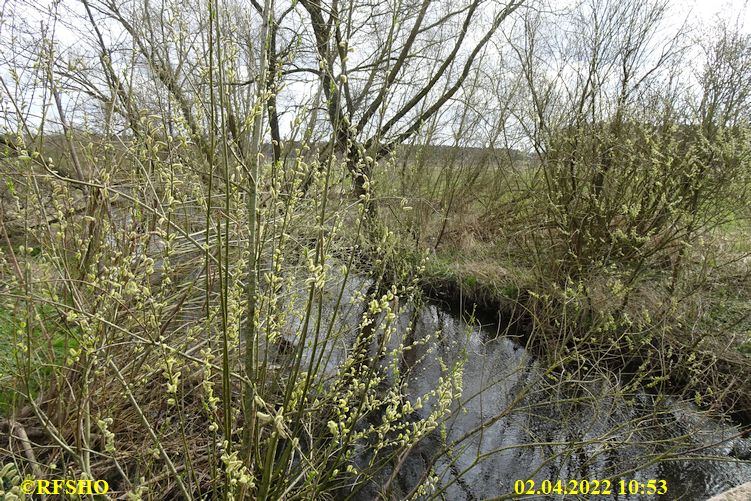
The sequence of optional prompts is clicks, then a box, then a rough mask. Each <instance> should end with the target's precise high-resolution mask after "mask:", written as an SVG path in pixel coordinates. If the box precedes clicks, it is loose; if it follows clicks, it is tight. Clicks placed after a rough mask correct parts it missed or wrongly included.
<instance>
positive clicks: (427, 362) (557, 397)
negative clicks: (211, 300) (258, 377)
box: [323, 280, 751, 501]
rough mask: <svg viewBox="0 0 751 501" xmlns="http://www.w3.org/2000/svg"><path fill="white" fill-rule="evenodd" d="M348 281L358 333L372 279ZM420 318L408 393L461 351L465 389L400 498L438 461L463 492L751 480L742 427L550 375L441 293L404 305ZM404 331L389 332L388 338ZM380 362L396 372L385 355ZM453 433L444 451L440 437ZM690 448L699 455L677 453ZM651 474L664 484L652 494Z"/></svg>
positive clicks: (417, 391) (349, 311) (668, 495)
mask: <svg viewBox="0 0 751 501" xmlns="http://www.w3.org/2000/svg"><path fill="white" fill-rule="evenodd" d="M351 281H352V284H348V287H347V288H346V291H345V294H344V302H345V304H347V305H349V306H348V307H346V308H343V309H340V313H339V314H338V316H337V321H336V323H337V327H340V328H343V331H344V332H350V333H354V332H355V331H356V326H357V325H358V323H359V315H360V313H361V311H360V310H359V308H357V307H356V305H357V303H358V301H357V300H356V298H357V291H359V292H361V293H363V294H364V293H365V292H366V290H367V288H368V286H369V282H368V281H365V280H351ZM335 296H336V294H335V293H329V294H324V300H323V301H324V315H323V318H331V315H332V314H333V303H334V298H335ZM353 298H355V299H354V300H353ZM413 318H415V319H416V321H415V325H414V331H413V338H414V339H425V338H429V339H430V341H429V342H427V343H425V344H422V345H418V346H416V347H415V348H414V349H412V350H410V351H409V352H407V354H405V356H404V363H405V364H406V365H408V366H410V370H409V376H408V377H407V382H406V388H405V389H404V391H405V392H406V394H407V395H408V396H409V398H410V399H413V400H416V397H417V396H420V395H424V394H426V393H427V392H429V391H430V390H431V389H433V388H434V387H435V385H436V381H438V379H439V378H440V377H441V376H442V375H444V372H442V369H441V365H442V364H443V365H444V366H451V365H452V364H453V363H454V362H456V361H457V360H460V359H462V360H464V361H465V363H464V365H463V369H462V376H463V392H462V396H461V400H460V401H457V402H455V403H454V405H453V409H452V412H451V414H450V415H449V416H448V417H447V418H446V420H445V438H442V437H441V433H439V431H438V430H436V431H434V432H433V433H432V434H431V435H429V436H428V437H426V438H424V439H423V440H422V441H421V442H420V443H419V444H418V446H416V447H415V448H414V449H413V450H412V451H411V453H410V454H409V456H408V457H407V459H406V461H405V462H404V464H403V465H402V467H401V469H400V471H399V472H398V474H397V475H396V477H395V481H394V482H392V497H393V498H394V499H402V498H404V497H405V496H406V495H407V494H408V493H409V492H410V491H411V490H412V488H413V487H414V485H415V484H416V482H418V480H419V479H420V478H422V477H423V475H424V474H425V472H426V468H428V467H429V465H430V464H432V468H433V473H434V474H435V478H436V482H437V487H436V489H437V490H438V491H439V492H440V493H441V496H440V497H442V498H444V499H447V500H457V501H458V500H479V499H493V498H497V499H522V498H523V499H546V500H557V499H564V497H565V499H602V500H607V499H613V500H640V499H650V500H655V499H659V500H679V499H680V500H690V501H693V500H706V499H707V498H709V497H711V496H712V495H714V494H717V493H720V492H723V491H725V490H727V489H729V488H732V487H734V486H736V485H739V484H741V483H744V482H747V481H749V480H751V463H749V462H748V461H747V460H748V459H749V457H751V440H749V439H748V438H740V437H739V429H738V427H737V426H735V425H732V424H729V423H724V422H721V421H719V420H717V419H714V418H709V417H707V416H706V415H705V413H703V412H701V411H700V410H699V409H698V407H696V406H694V405H693V404H689V403H686V402H679V401H677V400H670V399H665V398H663V399H662V400H661V401H656V399H655V397H653V396H651V395H649V394H647V393H644V392H641V393H637V394H635V395H625V396H624V395H623V393H624V392H619V391H618V388H617V387H615V388H614V387H613V386H612V383H608V382H606V381H605V380H604V378H602V377H601V376H599V375H598V374H597V372H596V371H595V370H594V369H592V370H591V371H590V375H589V376H587V375H585V377H583V378H582V377H580V378H579V379H578V380H577V381H576V382H573V383H562V384H550V381H549V379H550V376H549V375H546V374H545V372H544V370H543V368H542V367H541V366H540V364H539V363H538V361H537V360H536V359H535V358H534V357H533V356H531V355H530V354H529V353H528V352H527V351H526V350H525V349H524V347H523V346H521V345H520V344H519V343H518V342H517V340H515V339H513V338H511V337H506V336H504V335H498V334H497V331H498V326H497V325H492V324H490V325H476V324H475V325H468V324H467V323H465V321H464V320H462V319H461V318H459V315H458V314H457V313H455V312H454V313H452V312H451V311H448V310H446V309H444V308H442V307H440V306H439V305H436V304H428V305H426V306H423V307H422V308H421V309H420V310H419V312H417V314H416V315H415V312H414V309H413V308H412V306H410V305H406V306H402V307H401V309H400V311H399V315H398V317H397V322H398V324H399V329H398V331H401V330H405V329H407V326H408V324H409V323H410V319H413ZM351 335H352V336H354V334H351ZM352 340H353V338H352V339H350V340H349V342H351V341H352ZM398 342H399V337H398V336H393V337H392V339H391V341H390V344H391V347H395V346H396V345H397V344H398ZM346 343H347V341H346V340H345V342H344V343H341V344H342V345H345V344H346ZM343 356H344V351H343V348H336V349H334V350H333V353H332V357H331V358H330V360H329V362H328V370H329V371H334V370H336V367H338V364H339V363H340V362H341V360H342V359H343ZM384 371H386V372H388V371H389V369H387V368H386V366H385V365H384ZM430 411H431V405H425V406H424V407H422V408H421V409H420V410H418V411H416V412H417V413H418V415H419V417H421V418H426V417H427V416H428V415H429V413H430ZM473 430H474V431H475V432H474V433H472V431H473ZM462 437H464V438H463V440H461V439H462ZM444 440H445V441H444ZM452 442H456V443H455V444H454V446H453V447H452V448H451V450H450V452H448V453H446V452H445V447H444V444H445V443H452ZM686 456H689V457H691V459H681V458H685V457H686ZM391 474H392V472H391V471H384V472H383V473H382V475H381V477H380V478H375V479H373V481H372V482H371V483H370V484H369V485H368V486H366V488H365V489H363V490H361V491H360V492H358V493H357V494H356V495H355V496H354V497H355V499H358V500H370V499H377V498H378V497H377V493H378V492H379V489H380V488H381V487H382V486H383V485H385V484H386V482H387V481H388V479H389V477H391ZM605 479H610V480H611V482H612V483H611V489H610V494H604V493H603V494H601V495H592V494H591V493H590V494H589V495H583V494H580V495H578V496H577V495H566V496H564V495H562V494H554V493H551V494H549V495H544V494H539V495H531V496H528V495H518V494H515V483H516V482H517V481H524V482H526V481H528V480H532V481H534V483H535V484H534V485H535V490H538V489H541V487H542V486H543V482H544V481H546V480H547V481H550V482H551V484H550V485H552V486H555V484H556V482H557V481H558V480H562V481H563V486H567V484H570V481H572V480H576V481H582V480H587V481H589V482H590V485H593V484H594V482H593V481H595V480H597V481H600V482H599V483H601V486H600V489H603V488H604V482H602V481H603V480H605ZM621 480H623V481H624V484H623V487H621V484H620V481H621ZM631 481H636V482H638V484H636V483H635V482H632V483H631V487H632V488H634V487H635V489H631V490H629V482H631ZM650 481H655V482H654V484H657V485H658V486H665V487H666V489H667V492H665V493H664V494H662V495H655V494H652V495H649V494H647V492H649V491H648V489H649V487H648V486H649V483H650ZM660 481H664V483H661V482H660ZM526 485H527V486H529V483H528V482H527V483H526ZM637 485H638V487H637ZM568 486H569V488H570V487H571V485H568ZM525 488H526V487H525ZM590 488H592V487H590ZM621 490H623V491H624V492H625V493H621V492H619V491H621ZM661 490H662V488H661V487H660V491H661ZM546 491H547V489H546ZM658 492H659V491H658Z"/></svg>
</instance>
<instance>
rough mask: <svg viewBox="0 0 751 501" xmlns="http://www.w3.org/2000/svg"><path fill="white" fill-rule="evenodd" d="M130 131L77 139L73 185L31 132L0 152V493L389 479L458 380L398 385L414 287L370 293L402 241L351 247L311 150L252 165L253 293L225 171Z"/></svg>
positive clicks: (193, 493)
mask: <svg viewBox="0 0 751 501" xmlns="http://www.w3.org/2000/svg"><path fill="white" fill-rule="evenodd" d="M144 125H149V126H150V127H151V129H149V133H148V134H147V135H144V136H142V137H141V138H140V139H132V138H131V139H117V138H102V137H99V136H96V135H94V134H90V135H83V134H81V135H80V136H76V137H75V138H74V140H73V141H72V142H71V143H69V145H70V147H71V148H75V149H77V157H78V158H79V161H80V162H82V163H83V164H85V167H86V170H87V172H89V173H90V177H89V180H87V181H86V182H81V181H78V180H75V179H73V178H70V177H66V176H64V175H61V174H59V173H58V172H57V169H56V162H57V161H56V160H55V159H63V158H65V157H67V155H69V154H70V151H58V150H56V151H51V150H46V149H45V144H46V143H45V141H44V138H41V141H39V142H37V143H36V146H35V147H33V148H32V146H28V150H26V149H24V150H23V151H20V150H19V151H18V152H14V153H13V154H9V155H7V156H6V158H4V159H3V160H2V165H3V170H4V175H5V176H7V178H8V183H9V186H10V185H11V184H12V187H13V189H12V190H9V192H8V193H9V196H7V197H4V202H3V203H4V204H5V205H4V211H5V214H6V216H10V217H4V221H10V220H13V221H15V222H16V223H17V227H16V230H17V231H16V232H15V233H13V232H11V231H4V233H6V234H11V233H13V234H14V235H15V238H14V239H13V241H12V242H11V244H12V245H11V246H3V248H2V268H1V269H2V280H3V282H4V283H3V286H4V287H5V290H7V291H10V294H9V296H8V297H9V298H10V299H9V300H8V301H5V304H6V305H8V307H9V308H10V309H11V313H12V316H13V318H14V322H15V325H16V327H17V330H18V332H17V336H16V338H15V346H14V351H15V362H14V364H13V367H14V369H13V373H12V374H11V376H10V379H9V380H8V381H9V385H10V386H11V389H12V391H13V392H14V394H15V395H16V398H15V399H14V400H13V403H12V405H11V408H10V409H9V412H8V419H7V420H5V421H4V422H3V426H4V427H6V428H9V431H11V432H12V433H11V434H12V436H13V437H14V438H13V439H11V440H10V442H8V443H7V444H6V445H7V448H6V447H4V452H3V453H2V456H3V457H2V459H1V460H0V462H1V463H3V464H6V465H8V464H10V463H11V462H12V463H14V464H15V466H14V467H13V468H11V470H8V471H7V472H6V471H5V470H3V478H4V479H5V480H4V481H5V484H4V485H5V487H4V488H6V487H7V488H9V489H10V490H8V491H7V492H5V496H6V498H8V499H10V497H9V496H12V495H16V496H19V497H21V498H23V496H22V495H21V494H20V492H19V489H18V482H19V481H20V480H21V479H22V478H23V477H24V476H26V477H34V478H66V479H71V478H78V479H82V478H93V479H105V480H107V481H108V482H109V485H110V487H111V489H112V490H113V491H117V492H120V493H127V496H128V498H129V499H173V498H175V497H176V496H178V497H183V498H193V497H196V498H199V497H200V498H202V497H205V496H209V497H215V496H222V495H225V494H226V495H227V497H229V498H230V499H233V498H234V499H240V498H245V499H256V498H257V499H281V498H284V499H295V498H297V499H318V498H321V497H332V496H335V495H336V496H338V497H347V496H349V495H351V494H354V493H356V492H357V491H358V490H359V489H360V488H362V486H363V485H364V484H365V483H366V482H368V481H370V479H372V478H374V477H375V476H376V475H377V473H378V472H379V471H384V469H386V470H388V471H392V469H393V468H396V467H397V465H398V464H400V463H399V461H398V458H399V457H400V455H402V454H404V453H405V452H406V451H408V450H409V449H410V448H412V447H413V446H414V445H415V444H416V443H417V442H418V441H419V440H420V439H421V438H423V437H424V436H426V434H428V433H431V432H432V431H433V430H435V429H436V427H438V426H439V424H440V423H441V421H442V419H443V418H444V416H445V415H446V414H447V413H448V411H449V407H450V405H451V402H452V401H454V400H455V399H456V398H457V397H458V394H459V392H460V390H461V388H460V386H461V380H460V376H459V375H460V373H461V367H460V365H456V364H453V363H449V364H447V365H445V374H444V378H442V379H441V381H438V382H436V385H435V388H433V389H432V390H431V391H430V392H428V393H427V394H425V395H407V394H405V393H404V385H403V382H404V380H405V378H406V377H407V375H408V374H409V370H410V367H409V366H406V365H405V362H404V360H405V357H403V356H402V355H403V354H404V352H405V351H407V350H409V349H410V348H411V347H412V346H413V345H414V343H415V340H413V339H412V338H411V336H410V329H411V326H409V325H408V326H406V327H405V326H404V323H403V322H402V323H401V324H400V323H399V322H398V320H399V318H400V314H402V313H403V309H404V307H405V305H408V304H410V303H411V301H412V298H413V295H414V294H415V291H416V286H415V284H416V279H417V277H415V276H410V275H409V274H407V273H403V274H400V275H398V276H393V274H392V275H391V276H390V277H389V280H388V281H386V280H384V276H383V274H384V272H385V271H386V266H385V264H384V263H387V262H388V261H389V259H393V258H394V256H393V253H394V236H393V235H392V234H390V233H389V232H388V230H386V229H383V228H381V229H379V230H378V234H377V235H376V237H377V238H376V239H375V240H373V239H372V238H369V239H365V238H364V235H363V219H364V216H363V211H362V209H361V207H363V204H358V203H357V201H353V200H352V199H351V198H350V197H349V193H350V183H349V182H348V178H347V173H346V169H345V168H344V167H343V166H342V165H339V164H338V163H337V162H336V161H334V160H330V161H327V162H325V163H323V164H322V163H321V162H322V161H321V160H320V159H318V158H316V157H314V156H307V157H306V156H305V153H304V151H305V149H304V148H300V149H299V150H298V151H297V155H296V156H294V157H293V158H292V159H291V160H289V162H288V164H287V165H285V166H283V167H284V168H281V167H282V166H281V165H276V166H274V165H268V164H264V165H262V167H261V172H260V177H259V192H258V206H257V218H256V220H257V222H258V224H257V227H256V228H255V231H256V236H257V238H256V239H255V241H256V242H257V246H256V247H255V249H254V252H256V256H257V259H256V260H254V261H255V262H256V263H257V265H256V266H255V268H254V270H253V272H254V273H255V274H256V278H257V282H258V284H259V285H258V288H257V292H256V294H255V295H254V296H253V297H250V298H249V297H248V296H247V292H246V291H247V288H246V285H247V281H248V275H247V272H248V270H247V263H248V260H249V252H251V251H250V250H249V249H248V246H247V242H248V235H249V228H248V227H247V224H246V221H248V219H249V218H248V214H247V208H246V207H247V204H246V203H245V201H246V197H247V196H248V192H247V179H246V177H245V171H244V170H243V168H242V166H241V165H240V164H238V163H236V162H234V163H233V160H230V161H229V163H227V162H226V161H225V163H222V162H221V161H217V162H216V165H215V166H214V167H215V168H214V171H213V172H212V178H211V179H212V181H211V183H207V176H206V175H205V174H206V172H207V166H206V162H205V157H202V155H200V154H196V152H195V151H194V150H193V147H192V146H191V145H190V144H189V143H188V142H187V141H185V140H181V139H180V138H170V137H169V136H167V135H166V134H164V131H163V130H162V129H161V128H160V126H159V125H158V123H156V124H144ZM58 161H59V160H58ZM311 179H312V181H311ZM16 223H14V224H16ZM373 231H374V232H375V230H373ZM371 237H372V235H371ZM9 241H10V240H9ZM366 252H367V254H368V256H369V257H368V259H369V260H370V261H369V262H372V263H375V264H376V265H375V266H374V270H375V271H373V273H372V275H368V276H367V278H365V277H366V276H365V275H364V274H363V275H360V274H359V272H358V271H357V269H356V267H357V264H358V263H359V262H360V261H361V258H362V256H363V255H364V253H366ZM379 263H380V264H379ZM358 284H359V285H358ZM248 300H251V301H254V303H255V318H253V319H252V321H253V322H254V324H255V329H254V334H253V336H252V338H250V339H247V338H245V335H244V333H245V332H248V330H247V329H246V327H247V321H248V320H247V319H246V312H247V311H248ZM400 305H401V306H400ZM352 311H354V313H352ZM43 312H44V313H45V318H42V313H43ZM402 318H403V316H402ZM422 342H424V340H423V341H422ZM61 343H62V345H64V350H63V351H61V350H57V351H56V350H50V349H49V348H48V347H49V346H52V345H55V346H60V345H61ZM248 343H251V345H252V346H251V349H250V350H248V351H246V348H247V344H248ZM246 352H249V353H251V354H252V360H251V361H250V362H251V363H250V364H249V365H247V366H246V359H245V358H244V357H245V354H246ZM247 367H250V368H251V371H250V373H247V372H246V368H247ZM387 368H388V370H387ZM395 368H396V369H397V370H394V369H395ZM40 371H44V373H45V374H47V375H48V376H47V377H46V378H45V379H44V380H43V381H41V385H40V387H39V388H36V387H35V384H37V383H39V378H38V377H37V376H36V375H37V374H39V373H40ZM35 381H36V383H35ZM248 395H250V399H247V398H245V399H244V398H243V397H244V396H248ZM248 400H250V402H252V405H251V408H247V406H246V405H244V402H247V401H248ZM420 406H426V409H430V411H429V412H426V413H423V414H422V415H423V416H425V417H424V418H422V419H421V418H420V417H418V415H417V414H416V413H415V412H414V410H415V409H416V408H419V407H420ZM21 430H25V431H24V433H21ZM19 437H20V438H19ZM23 437H33V440H31V439H29V438H23ZM6 473H7V475H6ZM430 478H432V477H430V476H427V477H426V480H425V482H426V484H425V485H422V486H419V485H417V486H415V490H414V491H413V493H414V494H415V495H417V494H419V493H424V492H426V489H429V488H430V486H429V485H428V483H429V479H430ZM14 485H15V487H14Z"/></svg>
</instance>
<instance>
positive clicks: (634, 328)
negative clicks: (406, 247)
mask: <svg viewBox="0 0 751 501" xmlns="http://www.w3.org/2000/svg"><path fill="white" fill-rule="evenodd" d="M748 137H749V136H748V129H746V128H742V127H735V128H721V127H709V126H707V125H706V124H704V125H702V124H697V125H695V126H689V125H679V124H677V123H674V122H670V121H669V120H666V121H663V122H660V121H657V125H655V123H646V122H640V121H637V120H636V119H633V120H626V119H624V118H620V119H619V120H618V121H616V120H615V119H614V120H613V121H611V122H604V123H596V124H579V125H578V126H571V127H569V128H564V129H561V130H557V131H555V132H554V133H552V134H551V136H550V138H549V140H548V142H547V144H546V151H545V155H544V156H543V158H542V159H541V164H540V167H539V179H540V180H541V182H539V183H537V184H536V185H534V186H532V187H530V193H529V195H530V201H529V202H528V203H527V204H525V205H523V206H520V210H523V211H526V213H525V215H524V219H526V220H527V221H534V224H532V223H530V226H529V227H528V231H525V232H522V233H519V235H520V237H519V238H518V239H516V243H517V244H518V245H520V246H521V248H522V249H525V251H526V252H525V253H523V256H525V257H526V258H527V266H528V267H529V268H530V269H531V270H532V274H531V276H532V277H534V278H533V279H532V282H533V283H532V284H530V285H531V286H530V290H531V293H530V296H529V301H528V303H527V304H528V308H529V311H530V312H531V313H532V318H533V319H534V320H535V327H536V328H535V332H534V336H536V339H537V340H538V341H541V343H542V346H543V349H542V350H541V353H544V354H546V356H550V357H551V358H553V359H562V358H563V357H564V356H568V355H570V354H572V353H573V354H577V356H580V357H581V358H580V360H581V362H580V363H582V364H587V363H590V364H591V363H592V362H596V363H599V364H600V365H601V366H603V367H610V368H613V369H617V370H618V371H621V372H622V371H625V372H626V373H628V374H629V376H630V378H631V379H630V380H631V382H632V386H631V387H632V388H633V389H636V388H640V387H644V386H646V387H647V388H654V387H655V386H657V387H660V386H661V385H662V384H663V383H664V382H665V381H666V380H667V379H668V375H669V374H671V373H672V374H673V376H674V377H675V378H676V379H677V381H675V382H678V383H679V384H684V383H687V382H689V381H690V382H691V383H690V384H689V385H688V386H684V388H687V389H688V390H690V392H689V394H692V393H691V392H698V393H695V395H694V396H696V397H697V398H696V399H697V400H698V401H700V400H702V398H704V397H706V396H708V395H709V396H710V397H711V399H712V400H715V399H719V400H722V399H724V398H725V397H724V396H720V395H721V394H722V393H723V392H725V391H726V390H728V385H729V384H730V382H732V381H731V380H732V374H729V373H725V374H723V373H722V372H723V371H726V369H722V368H720V369H719V372H718V370H717V369H718V364H716V363H715V362H716V361H717V358H716V357H720V358H722V357H724V356H731V355H732V354H731V353H730V352H727V346H725V347H724V348H722V350H720V351H717V352H715V354H714V355H711V356H710V355H708V353H707V351H708V350H709V345H701V346H700V343H702V339H703V338H704V337H707V338H708V337H709V334H710V333H698V332H694V330H693V329H692V327H691V326H692V325H696V322H697V319H699V318H700V315H701V310H702V308H697V307H696V304H694V300H697V298H698V296H697V292H701V291H702V290H705V289H704V288H705V285H702V284H706V280H707V278H708V276H709V273H710V271H711V268H712V265H711V264H710V263H713V262H715V258H716V252H717V249H714V248H713V247H712V246H711V245H708V242H709V237H711V235H712V232H713V231H715V230H716V229H717V228H718V227H720V226H721V225H722V224H723V223H724V222H725V221H727V220H728V219H730V218H732V215H733V212H734V211H735V210H737V209H738V208H739V207H744V206H746V205H747V203H748V187H749V181H750V180H751V178H750V177H749V172H751V170H750V169H749V167H751V166H750V165H749V159H750V158H751V157H750V156H749V153H750V151H749V148H748ZM523 258H524V257H523ZM698 299H700V298H698ZM697 315H698V316H697ZM715 355H716V356H715ZM708 357H709V358H712V357H715V358H714V361H713V360H709V359H708ZM719 365H722V364H719ZM731 365H732V364H731ZM726 372H727V371H726ZM675 382H674V383H675ZM731 386H733V387H734V390H733V391H737V390H738V388H737V384H732V385H731ZM713 393H714V394H713Z"/></svg>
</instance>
